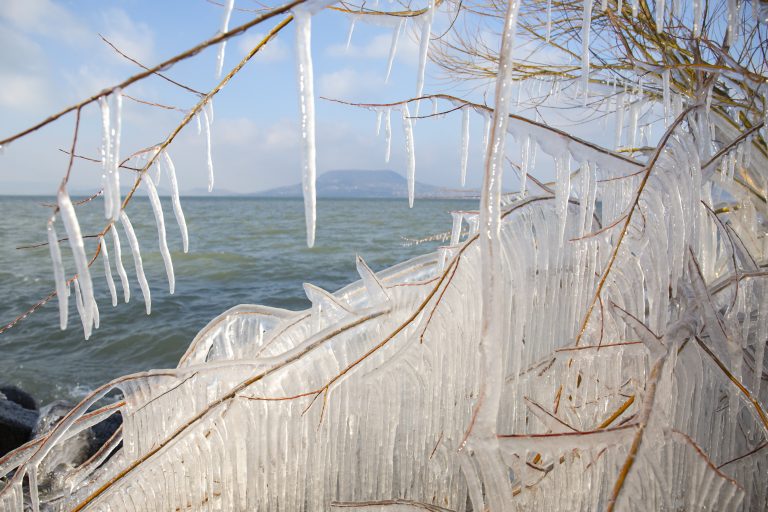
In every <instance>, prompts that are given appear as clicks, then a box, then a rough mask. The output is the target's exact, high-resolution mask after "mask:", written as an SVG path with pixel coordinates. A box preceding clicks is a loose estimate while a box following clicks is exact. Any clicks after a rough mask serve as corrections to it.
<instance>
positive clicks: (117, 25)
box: [103, 8, 155, 66]
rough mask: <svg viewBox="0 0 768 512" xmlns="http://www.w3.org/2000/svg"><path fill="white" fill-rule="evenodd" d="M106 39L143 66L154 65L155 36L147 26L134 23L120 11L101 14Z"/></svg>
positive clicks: (114, 10)
mask: <svg viewBox="0 0 768 512" xmlns="http://www.w3.org/2000/svg"><path fill="white" fill-rule="evenodd" d="M103 16H104V22H105V23H104V24H105V26H106V30H105V33H104V37H106V38H107V39H108V40H109V41H110V42H111V43H112V44H114V45H115V46H116V47H117V48H118V49H119V50H120V51H122V52H123V53H125V54H126V55H128V56H129V57H132V58H134V59H136V60H137V61H139V62H141V63H142V64H144V65H147V66H150V65H152V64H154V62H153V61H154V58H155V35H154V33H153V32H152V29H150V28H149V25H147V24H146V23H143V22H135V21H133V20H132V19H131V17H130V16H128V14H127V13H126V12H125V11H123V10H122V9H118V8H111V9H107V10H105V11H104V13H103ZM108 51H109V52H110V53H111V54H112V55H113V56H114V57H115V59H118V60H120V61H121V62H127V61H126V60H125V59H123V57H121V56H120V55H117V54H116V53H115V52H114V51H113V50H112V49H111V48H108Z"/></svg>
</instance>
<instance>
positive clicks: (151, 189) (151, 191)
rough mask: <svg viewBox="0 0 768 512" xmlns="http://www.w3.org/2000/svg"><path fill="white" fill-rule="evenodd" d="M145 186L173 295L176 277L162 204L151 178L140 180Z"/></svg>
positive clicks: (169, 286)
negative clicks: (169, 249)
mask: <svg viewBox="0 0 768 512" xmlns="http://www.w3.org/2000/svg"><path fill="white" fill-rule="evenodd" d="M142 181H143V182H144V185H145V186H146V188H147V195H148V196H149V203H150V204H151V205H152V213H154V215H155V224H156V225H157V238H158V243H159V246H160V254H161V255H162V257H163V264H164V265H165V274H166V275H167V276H168V288H169V291H170V293H171V295H173V292H174V290H175V288H176V278H175V276H174V273H173V260H172V259H171V253H170V252H169V251H168V240H166V235H165V218H164V216H163V205H161V204H160V197H159V196H158V195H157V189H156V188H155V185H154V184H153V183H152V180H148V179H144V180H142Z"/></svg>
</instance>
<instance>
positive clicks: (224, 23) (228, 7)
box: [216, 0, 235, 78]
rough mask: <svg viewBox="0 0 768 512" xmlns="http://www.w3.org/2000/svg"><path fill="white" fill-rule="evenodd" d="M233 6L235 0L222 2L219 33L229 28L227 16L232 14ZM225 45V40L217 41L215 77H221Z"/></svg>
mask: <svg viewBox="0 0 768 512" xmlns="http://www.w3.org/2000/svg"><path fill="white" fill-rule="evenodd" d="M234 6H235V0H226V1H225V3H224V14H223V15H222V18H221V29H220V30H219V33H220V34H223V33H225V32H226V31H227V30H229V18H230V17H231V16H232V8H233V7H234ZM226 46H227V42H226V41H222V42H221V43H219V53H218V54H217V55H216V78H220V77H221V70H222V69H223V67H224V49H225V48H226Z"/></svg>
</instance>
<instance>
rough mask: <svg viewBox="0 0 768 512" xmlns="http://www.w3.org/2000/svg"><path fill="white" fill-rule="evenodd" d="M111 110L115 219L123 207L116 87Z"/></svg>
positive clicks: (120, 119) (120, 107) (120, 121)
mask: <svg viewBox="0 0 768 512" xmlns="http://www.w3.org/2000/svg"><path fill="white" fill-rule="evenodd" d="M112 97H113V110H114V115H115V120H114V131H113V132H112V169H111V171H110V174H111V177H112V184H111V189H112V215H111V217H110V218H111V219H117V218H118V217H119V216H120V210H122V208H123V201H122V199H121V197H120V139H121V137H122V129H123V128H122V127H123V92H122V91H121V90H120V89H116V90H115V92H114V93H113V94H112Z"/></svg>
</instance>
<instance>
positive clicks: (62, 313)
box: [48, 217, 69, 331]
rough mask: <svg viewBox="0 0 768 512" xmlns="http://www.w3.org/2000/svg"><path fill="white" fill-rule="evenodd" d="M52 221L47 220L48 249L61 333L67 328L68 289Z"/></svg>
mask: <svg viewBox="0 0 768 512" xmlns="http://www.w3.org/2000/svg"><path fill="white" fill-rule="evenodd" d="M54 221H55V218H54V217H51V219H50V220H48V248H49V249H50V252H51V261H52V262H53V277H54V279H55V281H56V298H57V299H58V302H59V327H60V328H61V330H62V331H63V330H65V329H66V328H67V319H68V317H69V287H68V285H67V282H66V277H65V274H64V263H63V262H62V260H61V249H60V248H59V238H58V236H56V228H55V227H54V226H53V223H54Z"/></svg>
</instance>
